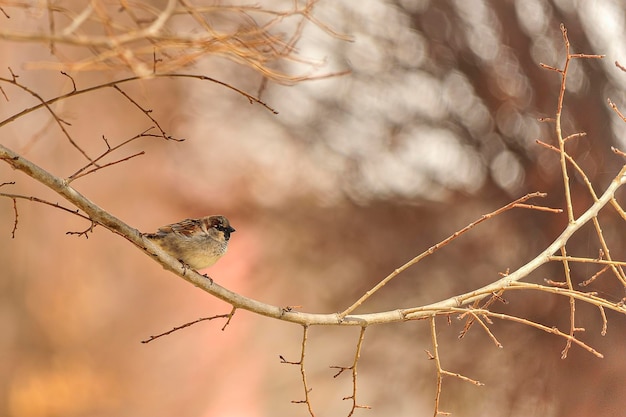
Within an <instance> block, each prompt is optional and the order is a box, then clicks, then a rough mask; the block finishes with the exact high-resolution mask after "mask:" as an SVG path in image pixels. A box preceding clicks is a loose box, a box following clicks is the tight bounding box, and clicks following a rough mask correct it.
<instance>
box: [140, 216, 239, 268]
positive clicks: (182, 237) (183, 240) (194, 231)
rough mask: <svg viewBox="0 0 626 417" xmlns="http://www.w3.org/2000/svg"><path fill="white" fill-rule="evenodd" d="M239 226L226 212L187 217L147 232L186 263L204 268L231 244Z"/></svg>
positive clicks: (218, 257) (162, 247)
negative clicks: (197, 217) (235, 225)
mask: <svg viewBox="0 0 626 417" xmlns="http://www.w3.org/2000/svg"><path fill="white" fill-rule="evenodd" d="M234 231H235V229H233V228H232V227H231V226H230V222H229V221H228V219H227V218H226V217H224V216H207V217H202V218H200V219H185V220H182V221H180V222H178V223H174V224H168V225H167V226H163V227H160V228H159V230H157V231H156V233H145V234H144V235H143V236H144V237H145V238H147V239H150V241H152V243H154V244H156V245H157V246H159V247H160V248H161V249H163V251H165V252H167V253H169V254H170V255H172V256H173V257H175V258H176V259H178V260H179V261H180V262H182V263H183V264H184V265H187V266H189V267H191V268H193V269H203V268H207V267H209V266H211V265H213V264H214V263H215V262H217V261H218V259H220V258H221V257H222V256H223V255H224V254H225V253H226V249H227V248H228V241H229V240H230V234H231V233H233V232H234Z"/></svg>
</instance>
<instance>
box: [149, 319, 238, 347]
mask: <svg viewBox="0 0 626 417" xmlns="http://www.w3.org/2000/svg"><path fill="white" fill-rule="evenodd" d="M230 317H232V314H217V315H215V316H211V317H202V318H199V319H197V320H194V321H190V322H189V323H185V324H182V325H180V326H176V327H174V328H173V329H171V330H168V331H166V332H163V333H159V334H157V335H156V336H150V337H148V338H147V339H144V340H142V341H141V343H150V342H152V341H153V340H155V339H158V338H160V337H163V336H167V335H170V334H172V333H174V332H177V331H178V330H181V329H185V328H187V327H190V326H193V325H194V324H196V323H200V322H201V321H207V320H209V321H210V320H215V319H224V318H228V319H229V320H230Z"/></svg>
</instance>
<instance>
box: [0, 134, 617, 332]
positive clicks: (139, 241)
mask: <svg viewBox="0 0 626 417" xmlns="http://www.w3.org/2000/svg"><path fill="white" fill-rule="evenodd" d="M0 159H2V160H4V161H6V162H7V163H8V164H9V165H11V166H12V167H13V168H15V169H18V170H20V171H22V172H24V173H26V174H27V175H29V176H30V177H32V178H33V179H35V180H37V181H39V182H41V183H42V184H44V185H46V186H47V187H49V188H51V189H52V190H53V191H55V192H57V193H58V194H60V195H61V196H63V197H64V198H65V199H66V200H68V201H69V202H71V203H72V204H74V205H75V206H76V207H77V208H79V209H81V210H83V211H84V212H85V213H86V214H87V215H88V216H89V218H90V219H91V220H92V221H93V222H94V223H97V224H100V225H102V226H103V227H105V228H107V229H109V230H111V231H112V232H114V233H117V234H118V235H120V236H122V237H123V238H125V239H126V240H128V241H130V242H131V243H133V244H134V245H135V246H137V247H138V248H139V249H140V250H142V251H143V252H144V253H146V254H147V255H149V256H150V257H152V258H154V259H155V260H156V261H157V262H158V263H160V264H161V265H162V266H163V268H165V269H166V270H168V271H171V272H173V273H175V274H176V275H178V276H179V277H181V278H183V279H184V280H186V281H188V282H190V283H191V284H193V285H195V286H196V287H198V288H201V289H202V290H204V291H206V292H208V293H209V294H211V295H213V296H215V297H217V298H219V299H221V300H224V301H226V302H227V303H229V304H231V305H232V306H233V307H236V308H241V309H244V310H248V311H252V312H255V313H257V314H261V315H263V316H267V317H271V318H275V319H279V320H284V321H288V322H292V323H298V324H301V325H305V326H310V325H343V326H361V327H363V326H367V325H372V324H381V323H390V322H398V321H405V320H416V319H423V318H427V317H430V316H431V315H432V314H433V312H434V311H438V310H439V311H441V310H446V309H450V308H458V307H461V306H464V305H468V304H470V303H472V302H474V301H476V300H480V299H482V298H484V297H486V296H488V295H489V294H492V293H493V292H495V291H498V290H501V289H506V288H510V287H512V286H513V285H514V284H515V282H516V281H519V280H521V279H522V278H524V277H526V276H528V274H530V273H531V272H533V271H534V270H535V269H537V268H538V267H539V266H541V265H543V264H544V263H546V262H549V261H550V257H551V256H552V255H553V254H554V253H555V252H556V251H557V250H559V249H560V248H561V247H562V246H563V245H564V244H565V242H567V240H568V239H569V238H570V237H571V236H572V235H573V234H574V232H576V231H577V230H578V229H579V228H580V227H581V226H582V225H583V224H585V223H587V222H588V221H590V220H591V219H592V218H594V217H595V216H596V215H597V214H598V212H599V211H600V209H602V208H603V207H604V206H605V205H606V204H608V203H609V202H610V201H612V199H613V196H614V195H615V191H616V190H617V189H618V188H619V187H620V186H622V185H623V184H624V183H626V166H624V167H622V169H621V170H620V172H619V174H618V175H617V177H615V178H614V179H613V181H612V182H611V184H610V185H609V187H608V188H607V190H606V191H605V192H604V194H603V195H602V196H601V197H600V198H599V199H598V200H597V201H596V202H595V203H594V204H593V205H592V206H591V207H589V209H587V211H585V213H583V214H582V215H581V216H580V217H579V218H578V219H576V220H575V221H574V222H572V223H569V224H568V226H567V227H566V228H565V230H564V231H563V233H561V235H560V236H559V237H558V238H557V239H556V240H555V241H554V242H553V243H552V244H551V245H550V246H548V247H547V248H546V249H545V250H544V251H543V252H541V253H540V254H539V255H538V256H537V257H535V258H534V259H533V260H531V261H530V262H528V263H527V264H526V265H523V266H522V267H521V268H519V269H518V270H517V271H515V272H512V273H511V274H509V275H506V276H505V277H504V278H501V279H499V280H498V281H495V282H493V283H491V284H489V285H486V286H484V287H482V288H479V289H477V290H474V291H471V292H468V293H465V294H461V295H458V296H456V297H451V298H448V299H447V300H443V301H440V302H438V303H434V304H430V305H427V306H422V307H416V308H409V309H403V310H391V311H383V312H378V313H368V314H358V315H346V316H344V317H342V316H341V315H340V314H338V313H332V314H314V313H302V312H296V311H288V310H286V309H284V308H281V307H277V306H273V305H270V304H266V303H263V302H260V301H257V300H254V299H251V298H247V297H244V296H242V295H240V294H237V293H235V292H233V291H230V290H228V289H226V288H224V287H222V286H220V285H218V284H216V283H215V282H214V281H213V280H212V279H210V278H207V277H206V276H204V275H200V274H199V273H197V272H196V271H193V270H189V269H186V268H185V269H183V268H181V266H180V262H179V261H178V260H177V259H175V258H174V257H172V256H170V255H169V254H167V253H165V252H163V251H162V250H161V249H160V248H159V247H157V246H156V245H154V244H152V242H150V241H149V240H147V239H144V238H143V235H142V234H141V233H140V232H139V231H138V230H137V229H134V228H132V227H130V226H129V225H127V224H126V223H124V222H122V221H121V220H120V219H118V218H116V217H115V216H113V215H111V214H109V213H107V212H106V211H105V210H103V209H102V208H100V207H98V206H97V205H96V204H95V203H93V202H92V201H90V200H89V199H88V198H87V197H85V196H83V195H82V194H81V193H79V192H78V191H77V190H75V189H74V188H72V187H71V186H69V185H68V182H67V180H64V179H61V178H58V177H56V176H54V175H52V174H51V173H49V172H47V171H46V170H44V169H42V168H41V167H39V166H37V165H36V164H34V163H32V162H30V161H28V160H27V159H25V158H23V157H22V156H20V155H18V154H16V153H15V152H13V151H12V150H10V149H8V148H6V147H5V146H3V145H1V144H0ZM583 295H585V294H584V293H579V296H580V297H582V296H583ZM605 307H607V308H613V309H616V307H615V306H611V305H605ZM620 311H621V310H620ZM621 312H624V311H621Z"/></svg>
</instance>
